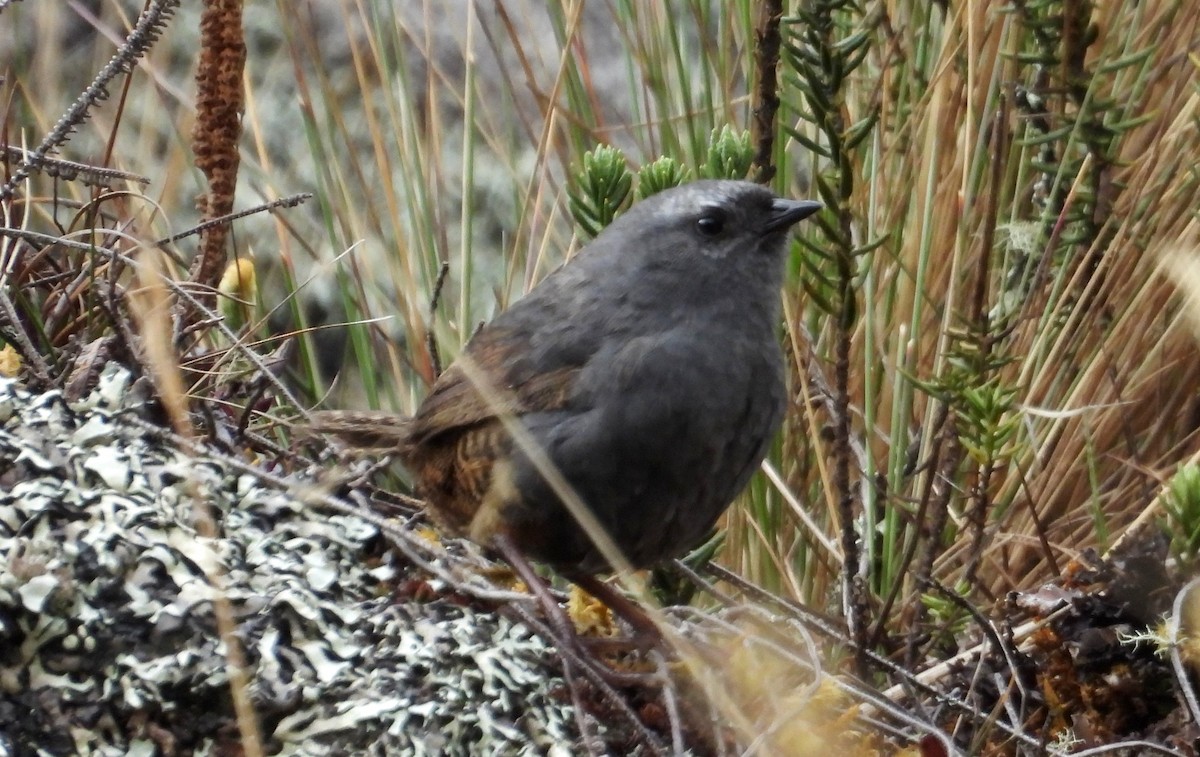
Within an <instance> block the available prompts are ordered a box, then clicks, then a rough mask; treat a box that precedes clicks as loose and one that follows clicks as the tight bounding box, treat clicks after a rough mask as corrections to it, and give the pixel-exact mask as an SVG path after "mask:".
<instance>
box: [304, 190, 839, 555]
mask: <svg viewBox="0 0 1200 757" xmlns="http://www.w3.org/2000/svg"><path fill="white" fill-rule="evenodd" d="M821 207H822V205H821V204H820V203H818V202H813V201H808V200H790V199H784V198H781V197H778V196H777V195H776V194H775V193H774V192H772V191H771V190H769V189H768V188H766V187H764V186H762V185H759V184H755V183H752V182H748V181H736V180H702V181H695V182H690V183H686V184H683V185H680V186H678V187H675V188H672V189H667V190H664V191H661V192H659V193H657V194H654V195H651V196H650V197H648V198H645V199H643V200H641V201H639V202H637V203H634V204H633V205H632V206H631V207H630V208H629V209H628V210H627V211H625V212H624V213H623V214H621V215H619V216H618V217H617V218H616V219H615V220H614V221H613V222H612V223H611V224H610V225H609V226H608V227H606V228H605V229H604V230H602V231H601V232H600V233H599V234H598V235H597V236H596V237H595V238H594V239H593V240H592V241H591V242H589V243H588V244H586V245H584V246H583V247H582V248H581V249H580V250H579V251H578V252H577V253H576V254H575V255H574V257H572V258H571V259H570V260H569V261H568V262H566V263H565V264H563V265H562V266H560V267H559V268H558V269H556V270H555V271H553V272H552V273H550V274H549V275H548V276H546V277H545V278H544V279H543V280H542V281H541V282H540V283H538V284H537V285H536V286H534V287H533V288H532V289H531V290H530V291H529V292H528V294H526V295H525V296H524V297H522V298H520V299H519V300H517V301H516V302H515V303H514V304H513V305H512V306H510V307H509V308H508V309H506V310H504V311H502V312H500V313H499V314H498V315H497V316H495V317H494V318H493V319H492V320H491V321H490V322H488V323H486V324H484V325H483V326H482V327H481V328H480V329H479V330H478V331H477V332H476V333H475V334H474V335H473V336H472V337H471V339H470V340H469V341H468V343H467V345H466V346H465V348H464V349H463V351H462V353H461V354H460V355H459V357H458V358H457V359H456V360H455V361H454V362H453V363H452V364H451V365H450V366H449V367H448V368H447V369H446V370H445V371H444V372H443V373H442V374H441V375H440V376H439V377H438V378H437V379H436V380H435V382H434V384H433V386H432V387H431V389H430V391H429V393H428V395H427V396H426V397H425V399H424V401H423V402H422V403H421V404H420V406H419V407H418V409H417V411H416V413H415V414H413V415H412V416H411V417H407V418H406V417H401V416H397V415H395V414H389V413H366V414H362V413H354V412H346V411H325V412H322V413H318V414H314V416H313V418H312V419H311V421H310V426H311V428H312V429H313V431H314V432H315V433H318V434H332V435H334V436H337V437H340V438H342V439H344V440H345V441H347V442H348V443H350V444H352V445H355V446H362V447H381V446H384V447H391V448H392V449H393V450H394V452H395V453H396V455H397V457H398V458H399V460H400V461H401V463H402V464H403V465H404V466H405V467H406V468H407V470H408V471H409V473H410V474H411V475H412V477H413V479H414V482H415V490H416V493H417V494H418V495H419V496H420V497H421V498H422V499H423V500H424V501H425V502H426V507H427V509H428V511H429V513H430V514H431V515H432V517H433V520H434V521H435V523H437V524H439V525H440V526H442V527H443V528H444V529H445V530H448V531H449V532H451V533H452V534H454V535H461V536H466V537H467V538H469V539H470V540H472V541H474V542H477V543H479V544H480V545H482V546H483V547H485V548H488V547H495V546H496V545H497V544H501V543H503V544H507V545H512V546H513V547H515V548H516V550H518V551H519V552H520V553H521V554H522V555H523V556H525V557H528V558H530V559H532V560H534V561H537V562H541V563H543V564H546V565H548V566H550V567H552V568H555V569H558V570H559V571H562V572H563V573H565V574H567V575H574V576H594V575H596V574H602V573H608V572H612V571H613V570H614V569H615V568H616V567H618V566H617V565H614V561H613V560H612V559H610V557H611V553H606V550H603V549H601V548H600V547H599V546H597V543H596V540H595V539H594V538H593V534H591V533H590V531H589V529H588V528H585V527H584V526H582V525H581V524H580V523H579V522H578V521H577V518H576V517H575V516H574V515H573V514H572V511H571V508H570V507H568V503H567V502H566V501H565V499H566V498H567V497H569V496H577V497H578V501H579V502H581V503H582V504H583V506H584V507H586V508H587V511H588V512H589V513H590V514H591V516H593V518H594V520H595V522H596V523H597V524H598V525H599V527H600V528H602V529H603V531H604V532H605V533H606V534H607V536H608V537H609V539H610V540H611V543H612V544H613V545H615V547H616V548H617V549H618V550H619V551H620V553H621V555H622V557H623V559H624V561H625V562H626V565H627V566H628V567H632V568H635V569H637V568H647V567H651V566H654V565H655V564H657V563H660V562H662V561H664V560H666V559H668V558H672V557H677V556H680V555H682V554H684V553H686V552H687V551H688V550H690V549H692V548H694V547H695V546H696V545H698V544H699V543H701V542H702V541H703V540H704V539H705V538H706V537H707V536H708V535H709V534H711V532H712V529H713V528H714V526H715V524H716V522H717V520H718V519H719V517H720V516H721V515H722V514H723V513H724V511H725V510H726V509H727V508H728V507H729V505H730V504H731V503H732V501H733V500H734V499H735V498H736V496H737V495H738V493H739V492H741V491H742V489H744V488H745V486H746V485H747V483H748V482H749V480H750V477H751V475H752V474H753V473H754V471H755V470H756V469H757V468H758V467H759V465H760V464H761V462H762V460H763V458H764V457H765V455H766V452H767V449H768V446H769V444H770V442H771V440H772V438H773V436H774V434H775V433H776V431H777V430H778V428H779V426H780V424H781V422H782V419H783V416H784V410H785V406H786V384H785V378H784V374H785V369H784V360H783V353H782V349H781V346H780V343H779V336H778V331H779V328H780V325H781V315H780V290H781V287H782V285H783V282H784V273H785V263H786V257H787V250H788V239H789V234H790V229H791V228H792V226H793V225H794V224H795V223H797V222H798V221H800V220H802V219H804V218H807V217H809V216H811V215H813V214H814V213H816V212H818V211H819V210H820V209H821ZM563 484H565V486H566V490H568V491H569V492H571V495H564V489H563V486H562V485H563Z"/></svg>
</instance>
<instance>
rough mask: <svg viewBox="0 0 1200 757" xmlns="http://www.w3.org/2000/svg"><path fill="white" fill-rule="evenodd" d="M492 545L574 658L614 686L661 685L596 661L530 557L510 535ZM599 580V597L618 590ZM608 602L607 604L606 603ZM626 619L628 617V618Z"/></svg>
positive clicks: (628, 604) (629, 604)
mask: <svg viewBox="0 0 1200 757" xmlns="http://www.w3.org/2000/svg"><path fill="white" fill-rule="evenodd" d="M492 544H493V546H494V547H495V548H496V551H497V552H499V553H500V556H501V557H503V558H504V559H505V560H506V561H507V562H508V564H509V565H511V566H512V569H513V570H514V571H516V574H517V577H518V578H520V579H521V580H522V581H524V582H525V585H526V586H528V587H529V592H530V593H531V594H532V595H533V596H534V598H535V599H536V600H537V601H538V604H540V605H541V606H542V610H543V611H544V612H545V613H546V620H547V622H549V623H550V627H551V628H552V629H553V630H554V633H555V635H556V636H557V637H558V640H559V641H560V642H562V643H563V644H565V645H567V646H568V647H570V651H571V652H572V655H573V656H574V657H575V658H577V659H578V660H580V661H582V662H586V663H588V664H590V666H591V667H592V669H593V670H594V671H595V673H596V674H598V675H600V676H601V677H602V678H604V679H605V680H606V681H607V682H608V683H610V684H612V685H614V686H645V687H653V688H657V687H658V686H661V685H662V680H661V678H660V677H659V676H655V675H646V674H640V673H626V672H622V671H618V670H613V669H612V668H610V667H609V666H607V665H605V664H602V663H600V662H599V661H598V660H596V659H595V657H594V655H593V653H592V652H591V651H590V650H589V648H588V647H589V646H590V645H589V644H587V643H585V640H584V639H583V638H581V637H580V636H579V634H578V633H576V631H575V625H574V624H573V623H572V622H571V619H570V618H568V617H567V614H566V612H564V611H563V608H562V606H561V605H559V603H558V600H556V599H555V598H554V596H553V595H552V594H551V593H550V590H549V589H548V588H547V587H546V584H545V582H544V581H543V580H542V578H541V577H540V576H539V575H538V574H537V572H536V571H534V569H533V566H532V565H530V564H529V560H528V559H526V557H525V555H524V554H522V552H521V550H520V549H518V548H517V545H515V544H514V543H513V542H512V540H511V539H510V538H509V537H508V536H506V535H503V534H497V535H496V536H493V537H492ZM592 580H595V579H592ZM596 583H597V584H599V585H601V586H602V587H604V588H602V589H601V590H600V591H599V593H598V594H597V595H596V596H597V599H600V600H601V601H605V600H604V599H603V597H602V596H599V594H604V593H605V589H607V590H608V592H610V593H611V594H616V592H614V591H613V590H612V589H611V588H609V587H607V586H605V585H604V584H603V583H602V582H600V581H596ZM581 585H582V584H581ZM583 588H584V589H585V590H587V591H589V592H591V589H589V588H588V587H587V586H584V587H583ZM620 602H624V605H625V606H626V607H627V608H632V610H633V612H634V613H640V611H639V610H638V609H637V606H636V605H634V604H633V603H632V602H630V601H629V600H628V599H625V598H624V597H620V600H619V601H618V602H617V604H619V603H620ZM605 604H608V603H607V602H605ZM608 606H609V607H610V608H611V609H613V610H614V611H616V612H617V613H618V614H621V615H622V617H625V615H624V614H622V612H621V610H620V609H618V608H617V607H615V606H614V605H612V604H609V605H608ZM641 617H642V621H643V622H644V623H645V624H648V625H649V627H650V629H651V630H652V631H653V633H654V634H655V635H656V637H657V638H658V639H660V640H661V638H662V637H661V635H659V634H658V629H657V628H655V627H654V623H653V622H652V621H651V620H650V619H649V618H647V617H646V616H645V614H644V613H642V614H641ZM626 620H629V619H628V618H626ZM630 625H634V626H635V629H636V627H637V624H635V623H634V622H633V621H630ZM597 641H602V640H597ZM612 641H613V642H625V641H626V640H624V639H620V640H618V639H614V640H612Z"/></svg>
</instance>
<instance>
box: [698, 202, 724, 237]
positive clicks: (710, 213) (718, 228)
mask: <svg viewBox="0 0 1200 757" xmlns="http://www.w3.org/2000/svg"><path fill="white" fill-rule="evenodd" d="M696 228H697V229H698V230H699V231H700V233H701V234H703V235H704V236H706V237H715V236H717V235H718V234H720V233H721V232H722V231H724V230H725V211H723V210H721V209H720V208H708V209H706V210H705V211H704V212H703V213H701V214H700V217H699V218H697V219H696Z"/></svg>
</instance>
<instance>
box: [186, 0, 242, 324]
mask: <svg viewBox="0 0 1200 757" xmlns="http://www.w3.org/2000/svg"><path fill="white" fill-rule="evenodd" d="M245 66H246V42H245V39H244V37H243V34H242V3H241V0H205V3H204V12H203V14H202V15H201V17H200V63H199V65H198V66H197V67H196V124H195V126H194V127H193V129H192V142H193V150H194V151H195V154H196V167H197V168H199V169H200V171H201V173H203V174H204V177H205V178H206V179H207V180H208V194H207V195H205V196H204V197H203V198H201V200H200V203H201V213H202V215H203V217H204V218H205V220H209V219H213V218H218V217H221V216H225V215H228V214H229V213H231V212H232V211H233V196H234V190H235V188H236V186H237V173H238V163H239V161H240V156H239V154H238V140H239V138H240V137H241V133H242V124H241V119H242V110H243V109H244V107H245V106H244V92H243V90H242V72H243V70H244V69H245ZM228 234H229V225H228V224H217V225H215V226H212V227H209V228H208V229H207V231H205V233H204V236H203V238H202V242H201V247H200V253H199V255H197V257H196V260H195V262H194V263H193V264H192V270H191V272H190V278H191V280H192V281H194V282H196V283H198V284H200V285H202V287H204V288H209V289H211V290H212V291H209V292H206V293H205V294H203V295H201V301H202V302H204V303H205V304H206V305H208V306H210V307H211V306H212V305H213V304H214V303H215V301H216V294H215V290H216V286H217V282H219V281H220V279H221V273H222V272H223V271H224V270H225V258H226V255H225V241H226V238H227V237H228Z"/></svg>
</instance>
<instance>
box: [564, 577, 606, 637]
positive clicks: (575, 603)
mask: <svg viewBox="0 0 1200 757" xmlns="http://www.w3.org/2000/svg"><path fill="white" fill-rule="evenodd" d="M567 615H568V616H569V617H570V618H571V622H572V623H574V624H575V632H576V633H578V634H579V635H580V636H600V637H605V638H608V637H612V636H616V635H617V634H618V633H619V629H618V628H617V622H616V619H615V618H614V617H613V613H612V610H610V609H608V607H607V606H605V604H604V603H603V602H601V601H600V600H598V599H596V598H595V597H593V596H592V595H591V594H588V593H587V592H586V591H584V590H583V589H581V588H579V587H578V586H574V585H573V586H571V593H570V596H569V597H568V599H567Z"/></svg>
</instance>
